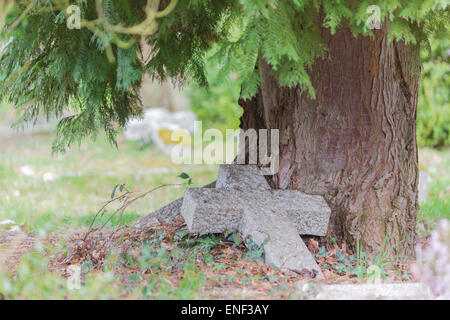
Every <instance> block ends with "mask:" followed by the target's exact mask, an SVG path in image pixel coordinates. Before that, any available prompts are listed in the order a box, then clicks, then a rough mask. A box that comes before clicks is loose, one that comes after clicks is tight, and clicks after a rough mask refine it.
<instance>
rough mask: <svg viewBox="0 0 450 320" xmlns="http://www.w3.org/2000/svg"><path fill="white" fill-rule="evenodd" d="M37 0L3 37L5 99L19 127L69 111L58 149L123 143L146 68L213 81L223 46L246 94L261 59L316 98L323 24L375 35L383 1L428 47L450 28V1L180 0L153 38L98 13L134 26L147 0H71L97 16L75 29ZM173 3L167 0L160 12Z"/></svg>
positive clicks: (393, 29)
mask: <svg viewBox="0 0 450 320" xmlns="http://www.w3.org/2000/svg"><path fill="white" fill-rule="evenodd" d="M34 2H35V4H34V6H33V7H32V8H31V9H29V6H28V5H29V3H30V1H16V4H15V7H14V10H12V11H11V13H10V14H8V16H7V17H6V20H5V26H6V27H5V28H4V29H3V31H2V33H1V36H2V37H3V39H5V41H6V40H8V41H9V43H8V45H7V46H6V48H5V49H4V52H3V53H0V100H6V101H8V102H10V103H12V104H13V105H15V107H16V108H17V109H18V111H19V114H20V116H19V119H18V122H17V123H18V124H20V123H23V122H31V123H32V122H33V121H35V120H36V118H37V117H38V116H39V115H45V116H47V117H50V116H54V115H56V116H62V115H63V111H68V112H69V115H68V116H66V117H65V118H63V120H61V122H60V124H59V126H58V135H57V138H56V140H55V142H54V145H53V150H54V151H55V152H60V151H64V150H65V149H66V148H67V147H68V146H70V145H71V144H73V143H74V142H80V141H81V139H83V138H84V137H86V136H95V135H96V134H97V132H98V129H99V128H101V129H103V130H104V131H105V132H106V134H107V136H108V137H109V138H110V140H111V141H112V142H114V137H115V134H116V132H117V129H118V128H120V127H121V126H123V125H124V124H125V123H126V121H127V120H128V119H129V118H130V117H134V116H137V115H139V114H140V113H141V108H140V106H141V104H140V101H139V96H138V94H137V93H138V89H139V87H140V84H141V78H142V76H143V74H144V73H148V74H149V75H150V76H151V77H152V78H153V79H157V80H161V81H162V80H165V79H167V78H171V79H175V80H176V81H178V82H179V83H184V82H185V81H186V80H195V81H196V82H197V83H199V84H200V85H202V86H207V85H208V83H207V78H206V76H205V55H206V54H207V52H208V51H209V50H210V49H211V48H212V46H213V45H216V46H217V47H218V50H217V51H216V54H215V58H216V59H217V61H218V62H219V63H220V65H221V72H220V74H221V77H222V79H223V81H229V75H230V73H232V72H233V73H234V74H237V75H239V78H240V79H239V81H240V83H241V96H242V97H249V96H252V95H254V94H255V92H256V91H257V89H258V87H259V83H260V76H259V73H258V71H257V66H258V62H259V60H260V59H261V58H263V59H265V60H266V61H267V62H268V63H269V64H270V65H271V67H272V69H273V73H274V75H275V76H276V78H277V79H278V81H279V83H280V85H281V86H289V87H294V86H298V87H299V88H300V89H301V90H304V91H307V92H309V94H310V95H311V96H312V97H314V96H315V92H314V88H313V87H312V85H311V82H310V79H309V76H308V71H309V69H310V67H311V66H312V64H313V62H314V59H316V58H317V57H319V56H323V57H326V55H327V48H326V45H325V43H323V42H322V39H321V36H320V27H321V26H320V25H319V23H318V21H322V24H323V25H322V26H323V27H326V28H329V29H330V30H331V31H332V32H335V31H336V30H337V29H340V28H350V29H351V30H352V31H353V33H354V34H355V35H358V34H368V35H371V34H372V31H371V30H370V29H369V28H368V27H367V26H366V23H367V21H368V19H369V18H370V15H371V12H369V11H368V10H367V8H368V7H369V6H372V5H377V6H378V7H379V8H380V15H381V21H383V22H385V23H386V25H387V27H388V31H389V35H390V37H391V39H399V40H403V41H406V42H412V43H417V42H419V43H421V44H423V45H424V46H427V41H428V40H427V39H428V37H429V36H430V35H433V34H435V33H436V32H437V31H440V32H444V33H446V34H447V35H448V28H449V23H448V22H449V12H448V8H446V1H441V0H387V1H381V0H362V1H355V0H337V1H330V0H290V1H287V0H286V1H279V0H221V1H217V0H190V1H178V2H177V3H176V6H175V7H174V9H173V10H172V11H171V12H170V13H169V14H167V15H164V16H162V17H159V18H158V19H157V29H156V30H155V32H153V33H152V34H149V35H145V36H142V32H136V34H132V32H130V33H131V34H130V33H120V34H118V33H114V32H112V31H111V29H108V28H107V27H106V26H107V25H106V24H105V23H102V21H101V19H98V17H99V10H98V9H99V7H96V5H98V4H100V6H101V10H100V11H101V13H102V17H104V18H105V19H107V22H108V24H110V25H120V26H124V27H132V26H136V25H139V24H140V23H142V22H143V21H144V20H145V19H146V11H145V8H146V6H147V1H146V0H103V1H67V2H68V3H70V4H76V5H78V6H79V7H80V11H81V17H82V19H83V21H90V24H84V25H83V26H82V28H81V29H79V30H74V29H69V28H67V25H66V15H65V12H64V10H61V9H59V8H57V7H56V6H55V5H54V2H55V1H34ZM59 2H61V1H59ZM152 3H156V2H155V1H152ZM170 4H171V1H169V0H161V1H159V10H164V8H167V7H168V6H169V5H170ZM44 9H49V10H44ZM24 10H28V11H26V14H25V15H23V13H24ZM320 16H322V17H323V19H322V20H320V19H319V18H320ZM21 17H23V19H20V18H21ZM16 21H20V23H18V24H17V23H16ZM96 23H97V24H96ZM12 25H14V27H15V28H14V29H12V28H11V27H12ZM16 25H17V26H16ZM92 26H95V28H94V29H93V28H92ZM143 42H145V43H146V44H147V45H149V47H150V48H151V52H150V54H149V55H148V56H144V55H143V53H142V50H141V45H142V43H143ZM125 44H126V45H125ZM109 50H110V51H111V52H112V54H113V56H114V60H113V61H111V59H110V58H108V52H110V51H109Z"/></svg>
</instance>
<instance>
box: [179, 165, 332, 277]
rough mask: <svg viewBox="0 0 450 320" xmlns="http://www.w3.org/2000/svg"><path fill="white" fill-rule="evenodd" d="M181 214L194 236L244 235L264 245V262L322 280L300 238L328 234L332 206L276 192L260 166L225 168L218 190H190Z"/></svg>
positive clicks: (308, 197) (304, 196) (298, 194)
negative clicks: (231, 233)
mask: <svg viewBox="0 0 450 320" xmlns="http://www.w3.org/2000/svg"><path fill="white" fill-rule="evenodd" d="M181 212H182V215H183V216H184V218H185V220H186V223H187V226H188V228H189V231H191V232H199V233H221V232H224V231H225V230H227V231H240V232H241V233H242V235H243V236H244V237H247V236H250V237H251V239H252V241H253V242H254V243H256V244H257V245H264V251H265V260H266V263H268V264H273V265H275V266H276V267H278V268H280V269H281V270H291V271H294V272H297V273H300V274H303V275H306V276H310V277H312V278H317V279H321V278H323V275H322V273H321V271H320V268H319V266H318V265H317V264H316V262H315V261H314V258H313V257H312V255H311V253H310V252H309V251H308V248H307V247H306V245H305V244H304V242H303V240H302V239H301V238H300V234H302V235H317V236H324V235H325V234H326V232H327V227H328V220H329V217H330V208H329V207H328V205H327V203H326V202H325V200H324V199H323V198H322V197H321V196H313V195H307V194H304V193H301V192H300V191H294V190H272V189H271V188H270V186H269V185H268V183H267V181H266V180H265V178H264V177H263V176H262V175H261V173H260V172H259V169H258V167H256V166H249V165H222V166H221V167H220V169H219V176H218V179H217V182H216V188H188V189H186V191H185V194H184V200H183V204H182V207H181Z"/></svg>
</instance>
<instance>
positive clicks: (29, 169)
mask: <svg viewBox="0 0 450 320" xmlns="http://www.w3.org/2000/svg"><path fill="white" fill-rule="evenodd" d="M20 172H21V173H22V174H23V175H24V176H27V177H33V176H34V175H35V172H34V169H33V168H32V167H30V166H23V167H20Z"/></svg>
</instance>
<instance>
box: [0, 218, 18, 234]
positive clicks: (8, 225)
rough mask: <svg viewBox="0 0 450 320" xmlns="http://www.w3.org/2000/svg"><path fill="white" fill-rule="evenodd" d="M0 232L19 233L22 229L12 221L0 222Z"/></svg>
mask: <svg viewBox="0 0 450 320" xmlns="http://www.w3.org/2000/svg"><path fill="white" fill-rule="evenodd" d="M0 230H6V231H7V232H19V231H20V228H19V226H17V225H16V222H15V221H13V220H10V219H6V220H3V221H0Z"/></svg>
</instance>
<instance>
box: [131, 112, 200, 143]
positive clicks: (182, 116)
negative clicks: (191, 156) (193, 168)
mask: <svg viewBox="0 0 450 320" xmlns="http://www.w3.org/2000/svg"><path fill="white" fill-rule="evenodd" d="M195 120H196V116H195V114H194V113H193V112H191V111H179V112H169V111H167V110H166V109H164V108H151V109H147V110H145V111H144V114H143V117H142V118H136V119H132V120H130V121H129V122H128V123H127V125H126V126H125V129H124V136H125V139H127V140H129V141H136V140H139V139H146V138H149V137H150V138H151V139H152V141H153V142H154V143H155V144H156V145H157V146H158V147H159V148H160V149H162V150H163V151H165V152H170V151H171V150H172V147H173V145H171V144H169V143H167V141H164V140H163V139H162V137H161V136H160V131H161V130H163V129H166V130H169V131H175V130H185V131H187V132H188V133H193V132H194V122H195Z"/></svg>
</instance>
